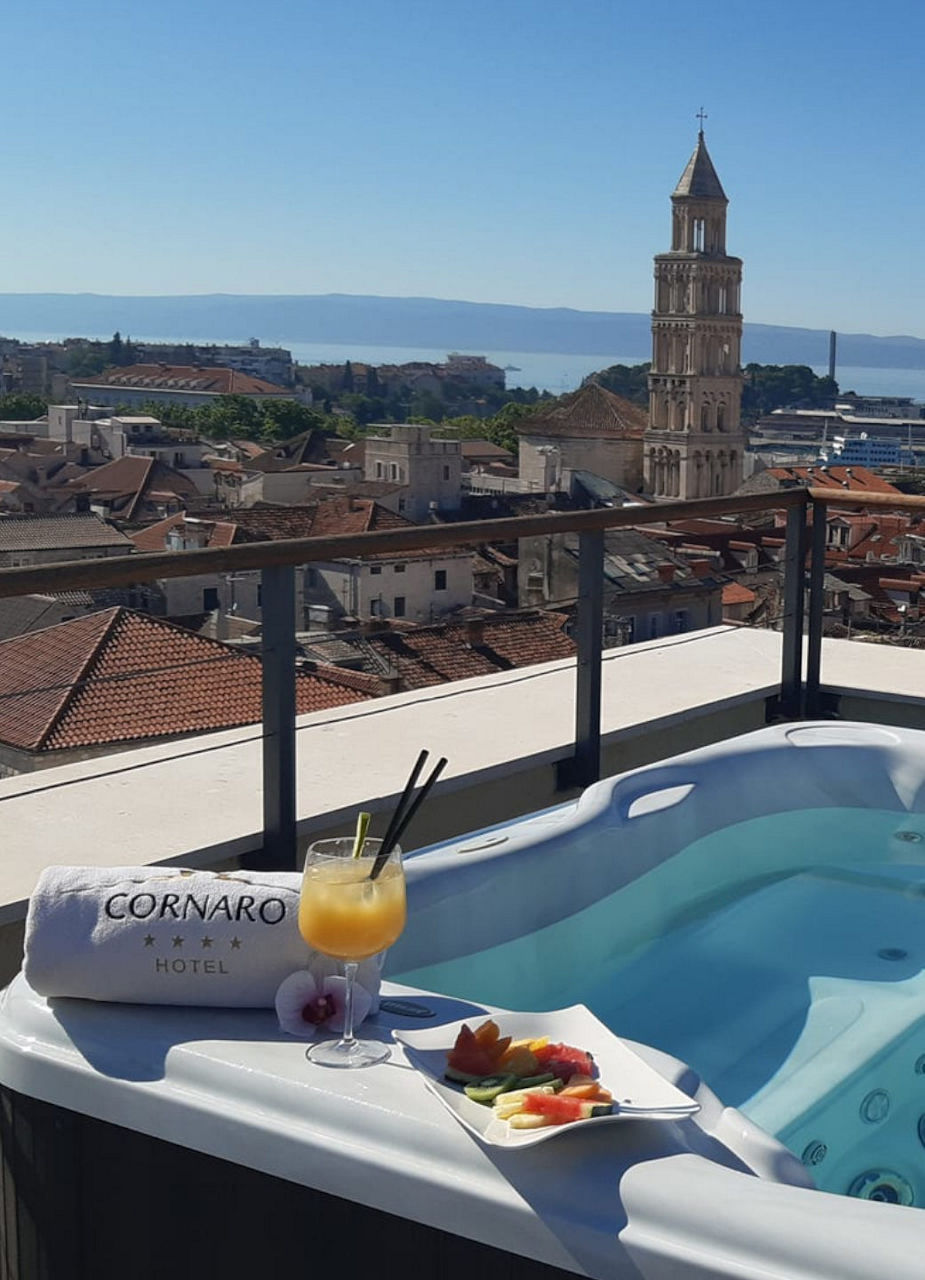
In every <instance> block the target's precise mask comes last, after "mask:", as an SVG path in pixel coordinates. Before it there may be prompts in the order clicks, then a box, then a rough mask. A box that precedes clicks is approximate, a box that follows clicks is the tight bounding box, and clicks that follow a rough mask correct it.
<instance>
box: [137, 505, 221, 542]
mask: <svg viewBox="0 0 925 1280" xmlns="http://www.w3.org/2000/svg"><path fill="white" fill-rule="evenodd" d="M188 519H189V516H188V515H187V513H186V512H185V511H178V512H177V513H176V515H172V516H168V517H167V519H166V520H158V522H157V524H150V525H148V527H147V528H146V529H141V530H139V532H138V533H134V534H132V542H133V543H134V544H135V547H136V549H137V550H138V551H165V550H166V549H167V535H168V534H169V533H170V531H171V529H177V528H180V529H182V528H185V526H186V524H187V521H188ZM191 527H195V528H196V530H197V531H198V532H201V534H202V537H203V540H202V542H201V544H200V545H201V546H203V547H230V546H231V545H232V543H233V542H234V540H235V535H236V533H237V529H236V527H235V525H234V524H233V523H232V522H230V521H226V520H197V521H196V524H195V526H191Z"/></svg>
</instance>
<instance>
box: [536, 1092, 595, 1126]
mask: <svg viewBox="0 0 925 1280" xmlns="http://www.w3.org/2000/svg"><path fill="white" fill-rule="evenodd" d="M522 1110H524V1111H526V1112H527V1113H528V1114H529V1115H537V1116H545V1117H546V1118H547V1120H551V1121H552V1123H553V1124H571V1123H572V1121H573V1120H583V1119H584V1118H585V1117H586V1116H587V1114H588V1111H589V1107H588V1104H587V1103H585V1102H583V1101H582V1099H581V1098H563V1097H562V1095H561V1094H559V1093H527V1094H525V1095H524V1100H523V1107H522Z"/></svg>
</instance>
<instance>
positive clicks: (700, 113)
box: [697, 107, 709, 137]
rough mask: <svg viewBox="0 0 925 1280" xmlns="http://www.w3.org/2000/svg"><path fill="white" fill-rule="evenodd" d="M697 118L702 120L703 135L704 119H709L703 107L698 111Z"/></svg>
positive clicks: (701, 131) (701, 133)
mask: <svg viewBox="0 0 925 1280" xmlns="http://www.w3.org/2000/svg"><path fill="white" fill-rule="evenodd" d="M697 119H698V120H699V121H700V136H701V137H703V122H704V120H708V119H709V116H708V115H707V113H706V112H705V111H704V109H703V107H701V108H700V110H699V111H698V112H697Z"/></svg>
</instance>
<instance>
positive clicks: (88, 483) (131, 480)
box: [68, 454, 200, 520]
mask: <svg viewBox="0 0 925 1280" xmlns="http://www.w3.org/2000/svg"><path fill="white" fill-rule="evenodd" d="M68 488H69V490H70V491H72V492H78V493H88V494H90V495H91V497H96V498H99V499H103V500H106V501H108V502H109V503H110V504H111V506H112V509H113V512H114V513H115V514H117V515H118V517H119V518H120V519H122V520H131V519H133V517H134V516H135V514H136V512H138V511H139V510H140V509H141V507H142V506H143V504H144V501H145V499H146V498H147V497H148V496H150V497H152V498H153V497H155V496H157V497H159V498H161V499H163V498H164V497H167V498H175V499H176V500H178V501H181V502H182V501H185V500H186V499H187V498H197V497H199V496H200V494H199V490H198V489H197V488H196V486H195V485H194V484H193V482H192V480H190V479H188V477H187V476H185V475H183V474H182V472H180V471H175V470H174V468H173V467H168V466H166V465H165V464H164V463H163V462H158V461H157V460H156V459H155V458H140V457H135V456H134V455H131V454H126V455H125V457H122V458H116V460H115V461H114V462H107V463H104V465H103V466H102V467H95V468H94V469H93V470H92V471H90V472H88V473H86V474H85V475H83V476H81V477H80V478H79V479H77V480H72V481H71V482H70V484H69V486H68Z"/></svg>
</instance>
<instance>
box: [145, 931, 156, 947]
mask: <svg viewBox="0 0 925 1280" xmlns="http://www.w3.org/2000/svg"><path fill="white" fill-rule="evenodd" d="M145 946H146V947H153V946H154V934H153V933H147V934H145Z"/></svg>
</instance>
